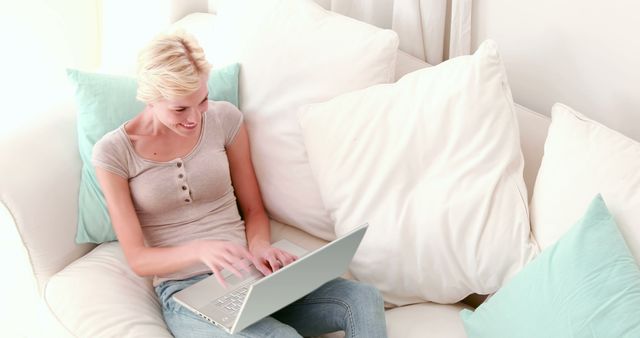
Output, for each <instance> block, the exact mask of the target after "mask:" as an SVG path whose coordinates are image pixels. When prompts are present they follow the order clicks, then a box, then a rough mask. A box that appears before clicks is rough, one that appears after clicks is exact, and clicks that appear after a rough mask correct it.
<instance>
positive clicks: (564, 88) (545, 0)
mask: <svg viewBox="0 0 640 338" xmlns="http://www.w3.org/2000/svg"><path fill="white" fill-rule="evenodd" d="M473 7H474V8H473V17H472V50H475V49H476V48H477V46H478V45H479V44H480V43H481V42H482V41H483V40H484V39H486V38H492V39H494V40H496V41H497V42H498V45H499V48H500V51H501V55H502V57H503V59H504V62H505V65H506V67H507V72H508V76H509V82H510V84H511V88H512V91H513V95H514V99H515V100H516V101H517V102H519V103H520V104H522V105H524V106H527V107H529V108H531V109H533V110H536V111H538V112H540V113H543V114H546V115H549V113H550V109H551V106H552V104H553V103H554V102H562V103H565V104H567V105H569V106H571V107H573V108H575V109H576V110H578V111H581V112H582V113H583V114H585V115H587V116H589V117H590V118H593V119H595V120H597V121H599V122H601V123H603V124H604V125H607V126H609V127H611V128H614V129H616V130H619V131H621V132H622V133H624V134H626V135H628V136H631V137H632V138H635V139H636V140H640V61H638V60H640V14H639V13H640V1H636V0H610V1H604V0H564V1H557V0H538V1H523V0H475V1H474V3H473Z"/></svg>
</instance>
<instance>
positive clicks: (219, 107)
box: [207, 101, 242, 117]
mask: <svg viewBox="0 0 640 338" xmlns="http://www.w3.org/2000/svg"><path fill="white" fill-rule="evenodd" d="M207 114H209V115H214V116H216V117H220V116H242V112H241V111H240V109H238V107H236V106H234V105H233V103H231V102H227V101H209V109H208V110H207Z"/></svg>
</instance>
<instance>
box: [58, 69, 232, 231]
mask: <svg viewBox="0 0 640 338" xmlns="http://www.w3.org/2000/svg"><path fill="white" fill-rule="evenodd" d="M239 71H240V65H239V64H233V65H230V66H227V67H224V68H220V69H214V70H212V71H211V74H210V75H209V81H208V87H209V99H211V100H214V101H228V102H231V103H233V104H234V105H235V106H236V107H237V106H238V74H239ZM67 77H68V78H69V80H70V81H71V82H72V83H73V85H74V86H75V100H76V105H77V116H78V119H77V129H78V149H79V151H80V158H81V159H82V173H81V180H80V191H79V197H78V229H77V232H76V243H102V242H108V241H113V240H116V236H115V233H114V232H113V228H112V227H111V220H110V218H109V213H108V212H107V208H106V204H105V200H104V196H103V195H102V191H101V190H100V186H99V185H98V181H97V179H96V174H95V170H94V168H93V165H91V152H92V150H93V145H94V144H95V143H96V142H97V141H98V140H100V138H102V136H103V135H104V134H106V133H107V132H109V131H112V130H114V129H116V128H118V127H119V126H120V125H121V124H122V123H124V122H125V121H127V120H130V119H132V118H133V117H134V116H135V115H136V114H138V113H139V112H140V111H142V109H144V104H143V103H142V102H140V101H138V100H136V89H137V84H136V81H135V79H133V78H129V77H125V76H116V75H106V74H98V73H88V72H82V71H79V70H74V69H68V70H67Z"/></svg>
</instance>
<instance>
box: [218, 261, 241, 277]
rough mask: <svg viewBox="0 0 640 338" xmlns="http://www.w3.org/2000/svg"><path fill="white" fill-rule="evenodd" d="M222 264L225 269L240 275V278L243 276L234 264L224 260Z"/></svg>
mask: <svg viewBox="0 0 640 338" xmlns="http://www.w3.org/2000/svg"><path fill="white" fill-rule="evenodd" d="M220 265H222V266H223V267H224V268H225V269H227V270H229V271H230V272H231V273H233V274H234V275H236V276H238V278H242V274H241V273H240V271H238V269H236V268H234V267H233V265H232V264H230V263H227V262H224V261H222V262H220Z"/></svg>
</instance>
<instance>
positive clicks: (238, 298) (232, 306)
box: [215, 286, 249, 314]
mask: <svg viewBox="0 0 640 338" xmlns="http://www.w3.org/2000/svg"><path fill="white" fill-rule="evenodd" d="M247 291H249V287H248V286H244V287H241V288H239V289H237V290H234V291H233V292H231V293H229V294H226V295H224V296H222V297H220V298H218V299H216V300H215V304H216V306H217V307H218V308H219V309H221V310H222V312H224V313H227V314H235V313H236V312H238V310H240V307H242V303H243V302H244V298H245V297H246V296H247Z"/></svg>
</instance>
